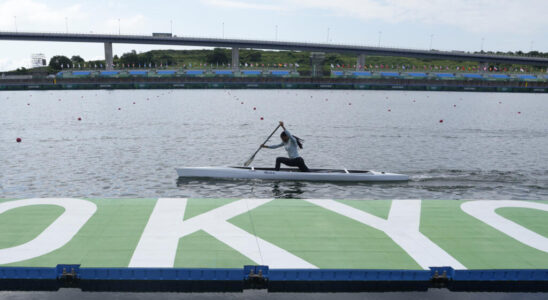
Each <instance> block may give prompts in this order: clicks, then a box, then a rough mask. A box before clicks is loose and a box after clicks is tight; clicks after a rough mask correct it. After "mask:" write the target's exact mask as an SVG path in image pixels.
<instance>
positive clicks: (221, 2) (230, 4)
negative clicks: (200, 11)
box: [201, 0, 286, 11]
mask: <svg viewBox="0 0 548 300" xmlns="http://www.w3.org/2000/svg"><path fill="white" fill-rule="evenodd" d="M201 1H202V2H203V3H204V4H206V5H210V6H214V7H224V8H234V9H255V10H275V11H276V10H277V11H280V10H285V9H286V8H285V6H283V5H282V6H280V5H279V4H275V2H273V3H272V4H265V3H257V2H258V1H253V2H251V1H238V0H201Z"/></svg>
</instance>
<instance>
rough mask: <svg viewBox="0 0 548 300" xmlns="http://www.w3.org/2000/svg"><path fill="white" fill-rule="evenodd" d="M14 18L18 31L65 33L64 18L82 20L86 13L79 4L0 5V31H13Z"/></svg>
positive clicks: (23, 0) (19, 1) (29, 0)
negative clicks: (38, 29) (57, 5)
mask: <svg viewBox="0 0 548 300" xmlns="http://www.w3.org/2000/svg"><path fill="white" fill-rule="evenodd" d="M14 16H16V17H17V18H16V20H17V27H18V28H17V29H18V30H19V31H35V30H36V29H37V28H47V30H48V31H65V30H66V29H65V17H66V18H68V19H69V20H70V19H72V20H75V19H82V18H84V17H86V13H85V12H84V11H83V10H82V8H81V6H80V5H79V4H73V5H69V6H63V7H50V6H48V5H46V4H44V3H40V2H37V1H34V0H7V1H4V2H1V3H0V30H5V31H13V30H15V20H14Z"/></svg>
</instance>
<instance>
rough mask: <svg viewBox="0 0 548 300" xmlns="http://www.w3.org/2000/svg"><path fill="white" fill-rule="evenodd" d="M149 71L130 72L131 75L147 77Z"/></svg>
mask: <svg viewBox="0 0 548 300" xmlns="http://www.w3.org/2000/svg"><path fill="white" fill-rule="evenodd" d="M147 73H148V71H140V70H139V71H137V70H134V71H129V75H147Z"/></svg>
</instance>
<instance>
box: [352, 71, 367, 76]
mask: <svg viewBox="0 0 548 300" xmlns="http://www.w3.org/2000/svg"><path fill="white" fill-rule="evenodd" d="M352 75H354V76H371V72H364V71H362V72H352Z"/></svg>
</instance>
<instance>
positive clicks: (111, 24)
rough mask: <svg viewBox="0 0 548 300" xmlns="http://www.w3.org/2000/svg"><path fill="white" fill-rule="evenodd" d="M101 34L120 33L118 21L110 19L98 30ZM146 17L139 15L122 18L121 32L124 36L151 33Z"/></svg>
mask: <svg viewBox="0 0 548 300" xmlns="http://www.w3.org/2000/svg"><path fill="white" fill-rule="evenodd" d="M97 30H98V31H99V32H110V33H118V19H117V18H109V19H107V20H105V22H104V24H103V25H101V26H100V27H99V28H98V29H97ZM149 30H150V28H148V27H147V21H146V18H145V16H143V15H141V14H138V15H135V16H132V17H125V18H120V32H121V33H122V34H143V33H144V32H146V31H149Z"/></svg>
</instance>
